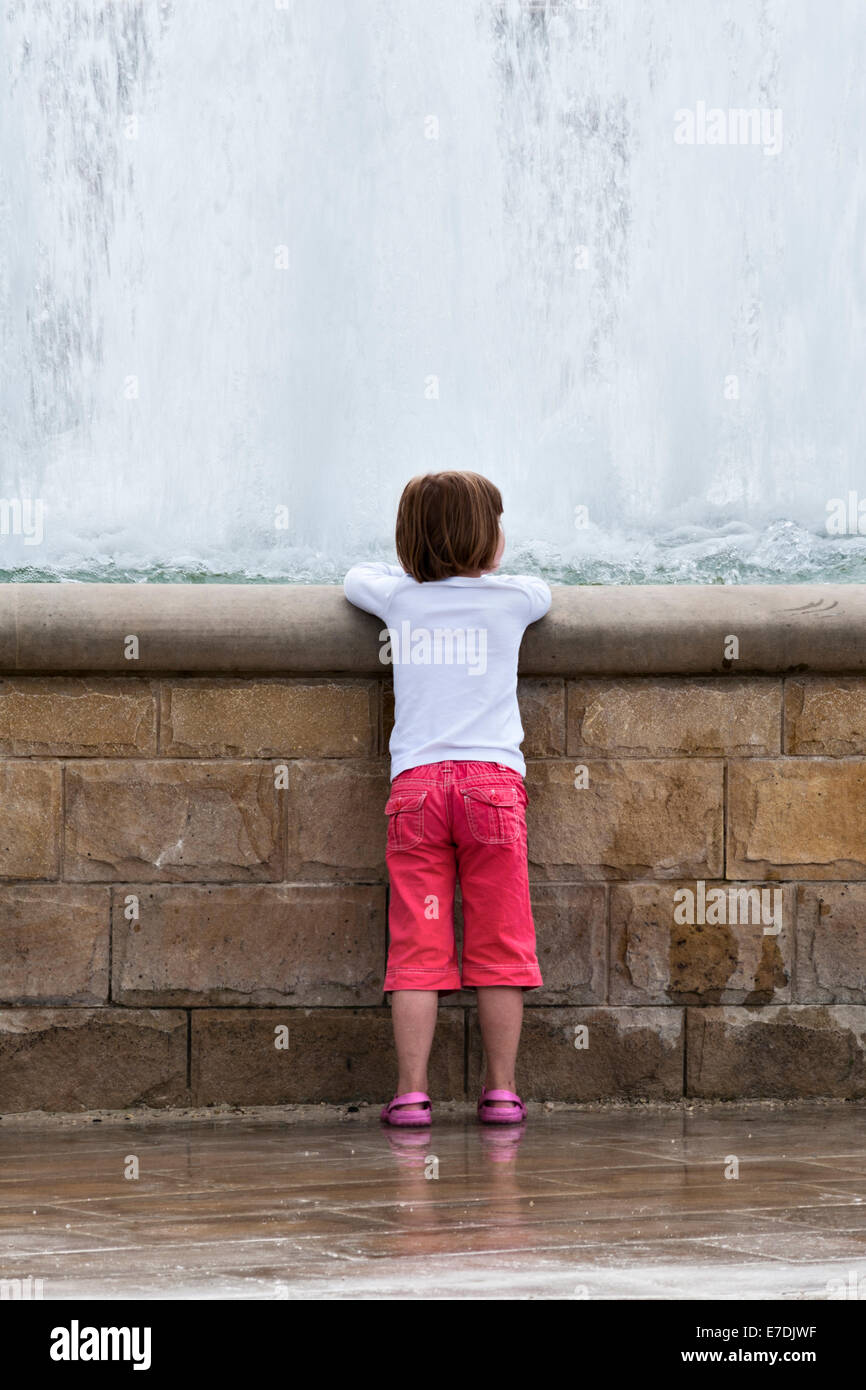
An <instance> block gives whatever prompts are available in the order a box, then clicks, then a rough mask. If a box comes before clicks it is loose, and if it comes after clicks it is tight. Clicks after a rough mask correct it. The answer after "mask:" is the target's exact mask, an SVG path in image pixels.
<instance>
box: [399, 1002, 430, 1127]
mask: <svg viewBox="0 0 866 1390" xmlns="http://www.w3.org/2000/svg"><path fill="white" fill-rule="evenodd" d="M438 1009H439V991H438V990H435V989H395V990H394V991H393V993H392V995H391V1022H392V1024H393V1026H394V1045H395V1047H396V1048H397V1066H398V1069H399V1075H398V1078H397V1095H398V1096H402V1095H405V1094H406V1092H407V1091H426V1090H427V1062H428V1059H429V1057H430V1048H431V1047H432V1046H433V1034H434V1032H435V1031H436V1014H437V1011H438ZM406 1109H407V1110H420V1109H421V1106H420V1105H407V1106H406Z"/></svg>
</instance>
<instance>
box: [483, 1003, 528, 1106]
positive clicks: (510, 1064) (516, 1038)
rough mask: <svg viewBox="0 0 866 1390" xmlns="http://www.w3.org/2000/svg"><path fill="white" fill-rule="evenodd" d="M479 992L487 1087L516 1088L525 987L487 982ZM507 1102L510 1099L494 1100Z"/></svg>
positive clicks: (494, 1102) (492, 1088)
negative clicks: (515, 1072) (489, 983)
mask: <svg viewBox="0 0 866 1390" xmlns="http://www.w3.org/2000/svg"><path fill="white" fill-rule="evenodd" d="M476 993H477V995H478V1020H479V1022H480V1024H481V1036H482V1038H483V1039H484V1052H485V1054H486V1056H487V1075H486V1078H485V1082H484V1084H485V1086H486V1087H487V1089H488V1090H490V1091H516V1090H517V1084H516V1082H515V1079H514V1069H515V1065H516V1062H517V1046H518V1043H519V1042H520V1029H521V1025H522V1023H523V990H522V989H517V988H515V987H514V986H513V985H483V986H479V987H478V990H477V991H476ZM492 1103H493V1104H494V1105H507V1104H508V1103H509V1102H508V1101H493V1102H492Z"/></svg>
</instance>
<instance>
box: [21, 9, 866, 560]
mask: <svg viewBox="0 0 866 1390" xmlns="http://www.w3.org/2000/svg"><path fill="white" fill-rule="evenodd" d="M0 63H2V72H0V79H2V80H0V484H2V488H0V493H2V498H3V499H5V500H6V501H7V502H11V501H13V500H14V499H28V498H29V499H41V501H42V502H43V504H44V535H43V536H42V537H41V539H39V543H38V544H30V543H29V541H31V540H36V539H37V537H36V536H35V535H31V536H30V537H26V536H24V535H22V534H0V571H3V572H5V573H7V574H8V573H16V574H18V575H27V574H37V575H45V576H54V577H57V576H64V577H97V576H108V577H110V576H112V575H117V576H119V577H122V576H124V575H129V574H131V575H134V576H148V577H157V578H158V577H183V576H199V577H218V576H236V577H244V576H246V577H250V578H256V577H271V578H282V577H285V578H301V579H316V578H323V579H332V578H336V577H338V576H339V574H340V572H341V570H342V567H343V566H344V565H345V563H347V562H348V561H350V560H352V559H355V558H358V557H360V556H362V555H367V554H373V553H378V551H379V549H380V548H382V547H384V548H388V547H389V544H390V537H391V532H392V520H393V512H394V508H395V505H396V500H397V497H398V496H399V492H400V489H401V487H402V486H403V484H404V482H405V481H406V479H407V478H408V477H410V476H411V475H412V474H413V473H416V472H421V471H426V470H429V469H436V468H475V469H478V470H480V471H482V472H486V473H488V474H489V475H490V476H491V477H493V478H494V479H495V480H496V481H498V482H499V483H500V485H501V486H502V489H503V492H504V495H505V502H506V517H505V521H506V529H507V531H508V534H509V539H510V542H511V560H512V563H515V564H517V563H519V564H520V565H521V566H528V567H532V568H539V569H542V570H543V571H544V572H545V573H547V574H548V575H550V576H551V577H556V578H561V579H565V580H569V581H574V582H578V581H582V580H600V581H602V582H614V581H617V580H633V581H636V582H641V581H646V580H660V579H670V580H676V579H681V580H685V581H691V582H695V581H701V582H705V581H710V580H721V581H729V582H730V581H737V580H742V579H760V580H767V581H770V582H773V581H781V580H784V579H788V578H792V579H804V578H833V579H860V578H864V577H866V565H864V562H863V553H864V546H866V539H863V538H860V537H859V536H855V537H832V536H828V535H827V534H826V515H827V512H826V509H827V503H828V501H829V500H830V499H831V498H834V497H847V494H848V492H849V491H851V490H855V491H856V490H857V489H859V490H860V493H862V495H863V497H864V498H866V468H864V458H866V455H864V442H866V441H864V432H866V422H864V411H863V408H862V404H861V397H862V391H863V388H862V378H863V374H864V366H866V351H864V315H863V307H864V280H866V267H864V235H863V220H864V219H863V213H864V178H866V174H864V169H866V166H864V162H863V159H862V151H863V149H864V148H866V103H864V101H863V96H862V74H863V71H864V68H866V13H864V9H863V4H862V0H834V4H833V6H832V7H831V8H829V9H827V10H826V11H824V10H822V9H821V7H820V6H816V5H815V3H814V0H688V3H687V4H684V3H683V0H646V3H639V2H638V0H592V3H587V4H586V7H585V8H583V7H581V6H580V5H579V4H578V3H568V0H563V3H561V4H550V5H548V6H546V7H545V6H544V5H531V4H528V3H523V2H522V0H508V3H502V4H498V3H494V0H484V3H480V2H479V0H327V3H325V2H324V0H287V4H286V7H285V8H284V9H280V8H277V6H276V4H275V3H274V0H208V3H207V4H195V3H190V2H189V0H162V3H160V2H159V0H90V3H79V4H75V5H71V4H65V3H60V0H51V2H50V3H49V2H48V0H6V3H5V5H4V7H3V11H2V14H0ZM713 108H721V109H722V110H723V111H724V112H725V115H726V116H727V113H728V111H729V110H731V109H734V110H738V109H743V110H750V109H755V110H756V111H758V112H764V113H766V114H767V116H768V118H769V117H770V116H771V115H772V113H779V114H778V116H774V117H773V120H774V122H775V124H773V125H772V126H771V125H770V124H769V122H765V125H764V126H763V127H761V126H760V124H759V125H758V126H756V132H757V134H758V136H759V139H758V140H756V141H755V142H752V141H751V140H747V141H746V142H743V141H740V142H738V143H726V144H724V145H721V144H709V143H693V144H685V143H678V141H677V140H676V139H675V132H676V131H677V130H678V129H679V130H680V132H681V134H682V130H683V128H684V125H685V122H684V118H683V117H682V115H680V116H679V117H677V115H676V113H677V112H680V113H682V112H683V111H687V112H690V113H692V114H693V116H694V121H695V123H696V124H695V132H696V133H695V140H696V141H697V139H698V138H699V135H698V134H697V131H698V130H699V128H700V127H701V122H702V121H703V123H704V131H705V132H706V129H707V128H708V127H707V123H706V113H707V112H708V111H709V112H711V111H712V110H713ZM702 113H703V114H702ZM730 129H731V130H732V131H733V132H734V133H735V134H736V133H737V131H738V130H739V126H738V124H737V123H736V121H735V122H734V124H733V126H731V127H730ZM748 130H749V132H750V134H751V133H752V132H751V125H750V124H749V125H748ZM762 132H763V133H762ZM741 133H742V132H741ZM771 134H772V139H770V138H769V137H770V135H771ZM434 379H435V380H434ZM437 393H438V394H437ZM858 495H859V494H858ZM580 507H584V508H586V509H587V512H586V520H587V524H586V526H583V527H579V526H577V525H576V524H575V520H576V513H575V509H576V508H580ZM280 508H285V509H287V512H282V511H279V510H278V509H280ZM286 515H287V517H288V526H287V527H286V528H282V527H278V526H276V525H275V518H279V519H280V520H283V519H285V517H286ZM582 515H583V514H582V513H578V514H577V519H578V520H580V518H581V517H582ZM2 516H3V517H5V518H6V523H8V524H6V523H4V525H5V529H6V530H7V531H8V530H11V531H12V532H15V530H16V525H15V514H14V511H12V510H10V509H9V508H7V509H6V511H5V512H4V513H3V514H2ZM0 520H2V517H0ZM864 527H866V521H864ZM20 529H21V528H20V527H19V528H18V530H19V531H20Z"/></svg>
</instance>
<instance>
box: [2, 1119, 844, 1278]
mask: <svg viewBox="0 0 866 1390" xmlns="http://www.w3.org/2000/svg"><path fill="white" fill-rule="evenodd" d="M13 1122H14V1117H13ZM864 1130H866V1108H864V1107H862V1106H861V1107H853V1106H851V1107H843V1108H837V1107H820V1106H811V1107H810V1106H804V1107H802V1108H799V1109H797V1110H766V1109H763V1108H761V1107H751V1108H749V1107H744V1108H741V1109H731V1108H727V1107H725V1108H723V1109H719V1110H716V1111H706V1110H704V1111H701V1110H697V1111H694V1112H684V1111H679V1110H670V1111H659V1110H644V1109H635V1110H630V1111H629V1110H618V1111H614V1112H601V1113H600V1112H583V1113H580V1112H565V1113H562V1112H559V1113H555V1114H551V1115H545V1114H541V1115H539V1116H536V1117H532V1118H530V1120H529V1122H528V1123H527V1124H526V1125H525V1126H523V1127H522V1131H521V1132H516V1131H514V1130H508V1129H504V1130H502V1131H496V1130H490V1129H484V1128H482V1127H480V1126H479V1125H478V1124H477V1123H476V1122H475V1120H474V1118H471V1117H469V1116H468V1115H465V1116H464V1115H463V1114H460V1115H456V1114H452V1115H450V1116H449V1115H445V1116H443V1117H442V1118H441V1121H440V1122H439V1123H434V1125H433V1127H432V1129H430V1130H425V1131H421V1132H420V1133H416V1134H412V1133H411V1132H406V1133H400V1132H399V1131H394V1130H391V1131H388V1130H384V1129H381V1128H380V1126H379V1124H378V1122H377V1120H376V1117H375V1112H374V1111H372V1110H367V1111H364V1112H363V1113H362V1114H360V1115H357V1116H351V1117H342V1118H335V1119H334V1120H333V1121H331V1122H327V1123H322V1122H321V1121H319V1122H317V1123H314V1124H308V1123H303V1124H290V1125H286V1124H283V1123H280V1122H274V1121H273V1120H259V1119H257V1120H244V1119H221V1120H216V1121H196V1122H195V1123H179V1122H178V1121H172V1122H167V1123H165V1122H164V1123H159V1122H158V1123H148V1124H147V1125H135V1124H132V1123H130V1124H127V1125H123V1126H117V1125H115V1126H112V1127H104V1128H99V1127H97V1126H95V1125H88V1126H86V1127H78V1128H75V1127H73V1128H71V1129H67V1130H64V1129H62V1128H56V1127H51V1128H45V1129H34V1128H21V1129H17V1130H16V1129H15V1127H14V1123H13V1126H12V1127H11V1128H7V1124H6V1123H4V1125H3V1127H2V1128H0V1278H2V1279H10V1278H21V1279H25V1278H27V1277H28V1276H29V1277H31V1278H33V1279H42V1280H43V1281H44V1296H45V1298H46V1299H48V1298H74V1297H91V1298H93V1297H98V1298H121V1297H123V1298H266V1299H275V1298H276V1299H279V1298H298V1297H301V1298H303V1297H306V1298H326V1299H329V1298H330V1299H333V1298H336V1299H339V1298H379V1297H388V1296H398V1297H410V1298H412V1297H419V1298H440V1297H445V1298H451V1297H460V1296H463V1297H472V1298H502V1297H506V1298H508V1297H511V1298H542V1299H543V1298H578V1299H583V1298H589V1299H593V1298H695V1297H698V1298H732V1299H735V1298H771V1299H776V1298H793V1299H799V1298H809V1299H813V1298H818V1299H825V1298H828V1297H829V1296H835V1297H841V1296H842V1291H843V1288H844V1289H845V1290H846V1291H847V1293H846V1296H848V1297H851V1296H852V1290H858V1289H859V1296H860V1297H861V1298H866V1145H864V1140H863V1136H864ZM133 1159H137V1161H138V1173H139V1176H138V1177H137V1178H135V1177H130V1178H126V1177H125V1176H124V1172H125V1170H126V1171H129V1172H133V1171H134V1165H133V1163H132V1160H133ZM734 1159H736V1160H737V1162H738V1165H739V1176H738V1177H733V1176H731V1177H726V1176H725V1173H726V1171H727V1172H728V1173H733V1172H734V1171H735V1163H734ZM854 1296H856V1293H855V1294H854Z"/></svg>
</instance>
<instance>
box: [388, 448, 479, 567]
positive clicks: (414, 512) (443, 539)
mask: <svg viewBox="0 0 866 1390" xmlns="http://www.w3.org/2000/svg"><path fill="white" fill-rule="evenodd" d="M501 515H502V494H501V493H500V491H499V488H498V487H495V486H494V484H493V483H491V482H490V480H489V479H488V478H482V476H481V474H480V473H422V474H421V475H420V476H419V477H417V478H413V479H412V480H411V482H409V483H407V484H406V486H405V488H404V489H403V495H402V497H401V498H400V505H399V506H398V508H397V558H398V559H399V561H400V564H401V565H402V566H403V568H404V570H405V571H406V573H407V574H411V575H412V578H413V579H417V580H418V583H419V584H424V583H427V582H429V581H430V580H433V579H450V578H451V576H452V575H455V574H465V573H466V572H467V571H469V570H489V569H491V568H492V566H493V561H494V558H495V556H496V548H497V545H498V544H499V518H500V516H501Z"/></svg>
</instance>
